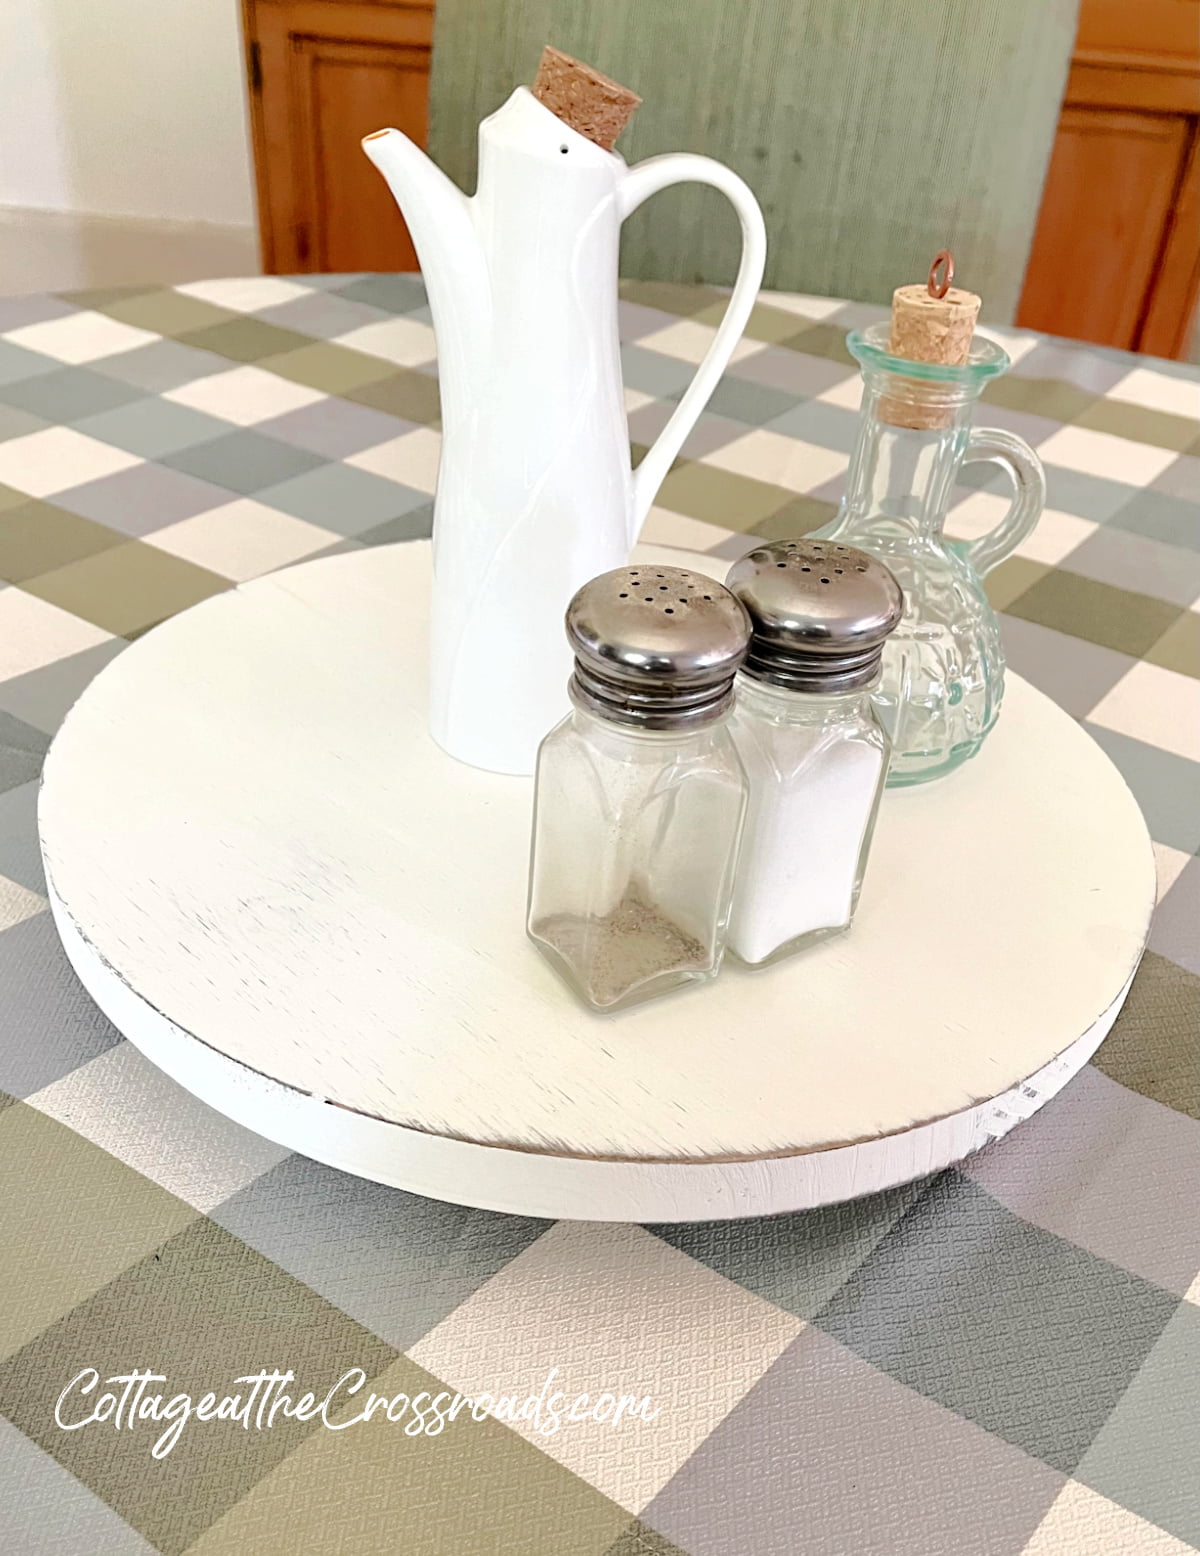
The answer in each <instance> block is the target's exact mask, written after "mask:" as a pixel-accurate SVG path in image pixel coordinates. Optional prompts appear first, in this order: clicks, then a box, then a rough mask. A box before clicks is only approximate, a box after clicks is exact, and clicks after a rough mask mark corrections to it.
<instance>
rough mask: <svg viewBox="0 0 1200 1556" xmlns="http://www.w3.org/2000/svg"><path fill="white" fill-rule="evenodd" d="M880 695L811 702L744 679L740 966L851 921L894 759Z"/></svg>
mask: <svg viewBox="0 0 1200 1556" xmlns="http://www.w3.org/2000/svg"><path fill="white" fill-rule="evenodd" d="M877 684H878V677H876V680H875V683H874V685H877ZM873 689H874V686H872V685H868V686H865V687H859V688H856V689H854V690H851V691H846V692H835V693H831V694H824V693H819V692H809V693H806V692H796V691H790V690H787V689H786V688H782V687H778V686H772V685H770V684H768V683H765V682H763V681H758V680H755V679H753V678H752V677H751V676H748V675H746V674H744V673H743V674H742V675H739V676H738V682H737V705H736V708H735V710H734V714H733V718H732V720H731V725H730V728H731V732H732V734H733V739H734V743H735V744H736V746H737V748H738V753H739V755H740V756H741V758H742V763H743V765H744V767H745V768H746V775H747V778H748V780H749V786H750V789H749V792H750V798H749V808H748V810H747V814H746V824H745V830H744V832H743V836H742V845H741V854H740V859H739V864H738V875H737V883H736V887H735V891H734V901H733V909H732V913H731V917H730V924H729V949H730V952H731V953H732V954H733V955H734V956H736V957H737V958H738V959H739V960H740V961H742V962H746V963H749V964H750V965H751V966H755V967H758V966H762V965H764V964H765V963H767V962H772V961H775V960H776V959H778V958H781V957H785V956H789V955H791V954H792V952H794V951H798V950H801V949H802V948H803V947H805V946H807V945H811V944H814V943H815V942H817V941H819V940H823V939H825V938H826V937H827V936H829V935H835V934H839V933H840V932H841V931H842V930H844V929H846V928H848V927H849V925H850V922H851V920H852V919H853V917H854V910H855V908H856V907H857V905H858V896H859V891H860V889H861V887H862V880H863V873H864V871H865V869H866V864H867V855H868V853H869V851H870V846H871V837H872V834H873V832H874V830H875V818H876V816H877V814H878V811H879V801H880V798H881V796H882V794H883V788H884V782H885V779H886V777H887V770H888V755H889V751H890V742H889V741H888V737H887V734H886V732H885V731H884V728H883V726H882V724H881V723H880V721H879V719H878V717H877V715H876V713H875V711H874V707H873V705H872V697H871V693H872V690H873Z"/></svg>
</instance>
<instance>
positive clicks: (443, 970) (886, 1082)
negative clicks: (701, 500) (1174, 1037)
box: [40, 544, 1154, 1221]
mask: <svg viewBox="0 0 1200 1556" xmlns="http://www.w3.org/2000/svg"><path fill="white" fill-rule="evenodd" d="M642 554H643V556H645V557H646V558H651V557H662V558H663V559H672V558H673V559H674V560H676V561H678V560H679V558H678V555H677V554H671V553H666V552H662V551H656V550H650V549H646V550H645V551H644V552H643V553H642ZM689 562H690V564H691V565H692V566H695V565H697V559H696V558H695V557H690V558H689ZM700 565H703V562H702V561H701V564H700ZM428 578H429V552H428V547H427V546H426V545H424V544H420V545H408V546H398V547H393V548H379V549H374V550H370V551H364V552H358V553H353V554H349V555H344V556H339V557H332V558H327V559H324V560H321V561H318V562H312V563H308V564H304V565H302V566H300V567H297V568H292V569H290V570H288V571H286V572H284V573H280V574H275V575H273V576H271V577H269V578H266V579H262V580H259V581H257V582H255V583H253V584H250V585H247V586H244V587H243V588H242V589H240V590H237V591H235V592H232V593H230V594H226V595H221V596H218V597H216V598H215V599H213V600H210V601H207V602H205V603H204V604H203V605H201V606H199V607H197V608H196V609H194V610H192V611H189V612H187V613H186V614H184V615H182V616H180V617H177V618H175V619H174V620H173V621H171V622H169V623H167V624H166V625H164V626H162V627H160V628H158V629H156V630H155V631H154V632H153V633H151V634H149V635H148V636H147V637H146V638H144V639H142V640H140V641H139V642H137V643H135V644H134V645H133V646H132V647H131V648H130V649H128V650H127V651H126V652H125V653H124V654H123V655H122V656H121V657H120V659H118V660H117V661H115V662H114V663H113V664H112V665H111V666H110V667H109V668H108V669H106V670H105V671H104V672H103V673H102V674H101V675H100V676H99V677H98V678H97V680H96V681H95V682H94V683H93V684H92V686H91V687H90V688H89V689H88V691H87V692H86V693H85V694H84V696H83V697H82V698H81V699H80V701H79V703H78V704H77V705H76V707H75V708H74V709H73V710H72V712H71V713H70V714H69V716H68V718H67V720H66V722H65V723H64V725H63V728H62V730H61V731H60V734H59V736H58V738H57V739H56V741H55V742H54V745H53V747H52V750H51V752H50V755H49V757H48V759H47V763H46V769H45V778H44V783H43V789H42V798H41V808H40V824H41V832H42V842H43V853H44V857H45V862H46V866H47V874H48V879H49V883H50V889H51V902H52V905H53V907H54V912H55V917H56V921H57V923H58V925H59V929H60V933H61V934H62V936H63V940H64V944H65V945H66V948H67V951H68V954H69V955H70V957H71V959H72V962H73V963H74V965H75V967H76V969H77V971H78V972H79V975H80V977H81V979H82V981H83V982H84V984H85V985H86V986H87V988H88V989H89V990H90V992H91V993H92V995H93V997H94V998H95V999H96V1000H97V1002H98V1003H99V1004H100V1005H101V1007H102V1008H103V1009H104V1010H105V1011H106V1013H107V1014H108V1015H109V1016H110V1017H111V1018H112V1019H113V1020H114V1022H115V1023H116V1024H117V1025H118V1027H120V1029H121V1030H122V1031H124V1032H125V1033H126V1034H127V1035H128V1036H129V1037H130V1038H131V1040H132V1041H134V1042H135V1043H136V1044H137V1045H138V1046H139V1047H140V1048H141V1049H142V1050H143V1051H144V1052H145V1053H146V1054H147V1055H148V1056H149V1057H150V1058H151V1059H152V1060H154V1062H156V1063H157V1064H159V1065H160V1066H161V1067H162V1068H163V1069H165V1070H166V1071H167V1072H168V1073H169V1074H172V1075H173V1076H175V1078H176V1079H177V1080H179V1081H180V1082H181V1083H182V1084H184V1085H185V1086H187V1087H189V1088H190V1089H191V1090H192V1091H194V1092H195V1093H196V1094H197V1095H199V1096H201V1097H202V1098H204V1100H206V1101H207V1102H209V1103H211V1104H212V1105H213V1106H215V1107H217V1108H219V1109H220V1110H221V1111H223V1112H225V1113H227V1114H229V1115H230V1116H231V1117H234V1118H236V1119H238V1120H239V1121H240V1122H242V1123H244V1124H246V1125H248V1126H249V1127H251V1128H254V1129H257V1130H259V1131H260V1132H261V1133H263V1134H266V1135H268V1136H270V1137H272V1138H274V1139H277V1140H279V1141H281V1142H282V1143H284V1144H286V1145H289V1146H291V1147H293V1148H295V1149H297V1150H300V1151H303V1152H305V1153H306V1154H309V1155H312V1156H315V1157H317V1158H319V1159H321V1160H325V1161H329V1162H331V1163H333V1164H334V1165H335V1166H339V1167H343V1168H346V1169H348V1170H350V1171H354V1172H359V1173H362V1174H364V1175H365V1176H369V1177H373V1178H377V1179H379V1180H380V1181H382V1182H386V1183H392V1184H395V1185H397V1186H400V1187H403V1188H407V1189H411V1190H414V1191H416V1192H419V1193H426V1194H431V1195H435V1196H439V1197H443V1198H447V1199H453V1200H458V1201H461V1202H463V1203H468V1204H474V1205H481V1206H484V1207H487V1208H494V1209H503V1210H511V1211H521V1212H525V1213H528V1214H535V1215H548V1216H574V1217H581V1218H585V1219H630V1220H647V1221H652V1220H670V1219H686V1218H694V1217H704V1216H722V1215H725V1216H732V1215H747V1214H764V1213H768V1212H772V1211H779V1210H785V1209H789V1208H801V1207H804V1206H808V1205H813V1204H819V1203H825V1202H829V1201H832V1200H837V1199H843V1198H847V1197H851V1196H853V1195H855V1194H861V1193H866V1192H870V1191H872V1190H874V1189H877V1188H882V1187H885V1186H887V1185H888V1184H893V1183H899V1182H903V1181H905V1180H907V1179H909V1178H912V1177H914V1176H918V1175H920V1174H922V1173H924V1172H927V1171H931V1170H934V1169H935V1168H937V1167H941V1166H944V1165H946V1164H948V1163H949V1162H951V1161H955V1160H958V1159H960V1158H961V1157H962V1156H964V1155H966V1154H968V1153H969V1152H970V1151H972V1150H974V1149H976V1148H977V1147H978V1146H980V1145H981V1144H983V1143H985V1142H986V1140H988V1139H989V1138H994V1137H995V1136H997V1135H999V1134H1002V1133H1004V1132H1005V1131H1006V1130H1007V1129H1008V1128H1011V1127H1012V1125H1013V1124H1014V1123H1016V1122H1017V1121H1018V1120H1019V1118H1020V1117H1023V1116H1027V1115H1028V1113H1030V1112H1032V1111H1034V1109H1035V1108H1036V1107H1038V1106H1040V1105H1041V1103H1042V1102H1043V1101H1044V1100H1046V1098H1047V1097H1048V1096H1050V1095H1053V1093H1054V1091H1056V1090H1058V1089H1059V1087H1060V1086H1061V1085H1062V1084H1064V1083H1065V1082H1066V1080H1067V1079H1069V1077H1070V1076H1071V1075H1072V1074H1074V1073H1075V1071H1076V1070H1077V1069H1078V1068H1079V1066H1080V1065H1081V1064H1083V1063H1084V1062H1086V1060H1087V1058H1088V1057H1089V1056H1090V1054H1091V1052H1092V1051H1093V1050H1094V1049H1095V1047H1096V1046H1097V1044H1098V1043H1099V1041H1100V1040H1101V1039H1102V1037H1103V1036H1104V1034H1105V1033H1106V1032H1107V1030H1108V1027H1109V1025H1111V1022H1112V1020H1113V1019H1114V1018H1115V1015H1116V1013H1117V1010H1118V1009H1119V1007H1120V1003H1121V1001H1122V999H1123V998H1124V994H1125V991H1126V989H1127V987H1128V982H1129V979H1130V978H1131V976H1132V973H1133V970H1134V968H1135V967H1136V964H1137V960H1138V957H1139V955H1140V953H1141V949H1142V946H1143V944H1144V942H1145V936H1146V932H1147V928H1148V923H1149V915H1150V910H1151V906H1152V903H1153V896H1154V871H1153V860H1152V855H1151V851H1150V845H1149V841H1148V838H1147V835H1146V830H1145V826H1144V823H1143V821H1142V818H1141V815H1140V812H1139V811H1138V809H1137V806H1136V804H1135V802H1134V800H1133V798H1132V796H1131V795H1130V793H1129V791H1128V790H1127V788H1126V787H1125V785H1124V783H1123V781H1122V780H1121V778H1120V776H1119V775H1118V774H1117V772H1116V770H1115V769H1114V768H1113V767H1112V765H1111V764H1110V763H1109V761H1108V760H1107V758H1106V757H1105V756H1104V755H1103V753H1102V752H1101V751H1100V749H1099V748H1098V747H1097V746H1096V745H1095V744H1094V742H1092V741H1091V739H1090V738H1089V737H1088V736H1087V735H1086V734H1085V733H1084V732H1083V731H1082V730H1081V729H1079V728H1078V726H1077V725H1076V724H1075V723H1074V721H1073V720H1071V719H1070V718H1069V717H1068V716H1067V715H1065V714H1063V713H1062V712H1061V711H1060V710H1058V709H1057V708H1056V707H1054V705H1053V704H1052V703H1050V702H1049V701H1048V699H1046V698H1044V697H1042V696H1041V695H1040V694H1039V693H1037V692H1036V691H1034V690H1033V689H1032V688H1031V687H1029V686H1027V685H1026V684H1024V683H1023V682H1021V681H1019V680H1018V679H1017V678H1016V677H1010V683H1009V693H1008V700H1007V703H1006V707H1005V710H1004V713H1003V715H1002V717H1001V720H1000V723H999V725H998V726H997V729H996V731H995V732H994V734H993V735H992V736H991V738H990V739H989V741H988V743H987V745H986V746H985V748H984V750H983V752H982V753H981V754H980V756H979V757H978V758H976V760H975V761H973V762H971V763H969V764H967V766H966V767H964V768H963V769H961V770H960V771H959V772H958V773H956V774H954V775H952V776H951V777H950V778H949V779H947V780H944V781H942V782H940V783H936V784H932V785H929V786H927V787H925V788H917V789H911V790H903V791H892V792H890V793H889V794H888V795H887V796H886V798H885V801H884V806H883V811H882V814H881V818H880V823H879V827H878V830H877V834H876V843H875V851H874V854H873V858H872V863H871V867H870V870H869V872H868V876H867V882H866V885H865V888H864V891H863V900H862V905H861V907H860V910H859V915H858V919H857V922H856V924H855V927H854V929H853V931H852V932H851V933H850V934H849V935H848V936H845V937H842V938H841V939H839V940H835V941H831V942H828V943H826V944H825V945H823V946H819V947H817V948H815V949H814V950H812V951H810V952H809V953H807V954H805V955H803V956H800V957H798V958H795V959H793V960H792V961H790V962H785V963H782V964H779V965H778V966H776V967H773V968H768V969H765V970H762V971H759V972H753V973H751V972H747V971H744V970H742V969H739V968H736V967H728V968H727V969H726V970H725V972H723V974H722V976H721V978H720V979H719V980H718V981H717V983H716V984H714V985H712V986H710V987H707V988H702V989H697V990H689V991H686V992H684V993H681V994H679V995H677V996H674V997H670V998H667V999H664V1000H661V1001H659V1002H657V1003H653V1004H649V1005H646V1006H644V1007H640V1008H636V1009H633V1010H630V1011H626V1012H623V1013H620V1014H618V1015H615V1016H610V1017H601V1016H596V1015H593V1014H591V1013H589V1012H586V1011H584V1010H583V1009H582V1008H581V1007H579V1006H577V1005H576V1004H575V1003H574V1001H573V1000H572V998H571V996H570V995H569V994H568V993H567V992H566V990H565V989H564V988H563V986H562V985H561V984H560V983H559V982H558V980H557V979H556V977H555V976H554V974H553V973H552V972H551V971H550V969H549V968H548V967H546V966H545V964H544V963H543V962H542V960H541V958H540V957H539V956H538V954H537V952H536V951H535V950H534V949H533V948H532V947H531V946H530V945H528V944H527V942H526V941H525V937H524V933H523V910H524V893H525V870H526V857H527V848H528V821H529V806H530V799H531V785H530V784H529V782H528V780H524V779H519V778H503V777H496V776H494V775H489V774H485V773H482V772H479V771H476V770H474V769H470V768H466V767H463V766H460V765H458V764H456V763H454V762H452V761H451V760H450V759H449V758H447V757H446V756H445V755H444V754H443V753H442V752H440V751H439V750H438V748H437V747H436V746H434V744H433V743H432V741H431V740H430V739H429V737H428V735H427V733H426V729H425V655H424V643H425V629H426V601H427V595H428ZM331 1103H332V1104H336V1105H335V1106H330V1104H331Z"/></svg>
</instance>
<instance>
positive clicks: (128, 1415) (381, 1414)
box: [54, 1367, 659, 1459]
mask: <svg viewBox="0 0 1200 1556" xmlns="http://www.w3.org/2000/svg"><path fill="white" fill-rule="evenodd" d="M557 1374H558V1368H557V1367H552V1368H551V1369H550V1372H549V1373H548V1374H547V1377H546V1381H545V1382H544V1383H543V1384H542V1388H541V1392H540V1393H538V1394H526V1395H524V1396H522V1395H520V1394H499V1395H493V1394H489V1393H479V1394H476V1395H474V1396H473V1397H472V1396H468V1395H464V1394H459V1393H451V1392H449V1391H448V1390H443V1391H442V1392H440V1393H437V1394H430V1393H428V1392H426V1391H422V1392H420V1393H417V1394H414V1395H412V1396H411V1397H410V1396H409V1395H408V1394H405V1393H397V1394H391V1395H388V1394H376V1393H367V1394H364V1395H363V1396H362V1399H361V1400H360V1399H359V1397H358V1396H359V1394H360V1392H361V1390H362V1389H363V1388H364V1387H365V1385H366V1382H367V1375H366V1373H365V1372H364V1371H363V1369H362V1368H361V1367H351V1368H350V1370H349V1371H348V1372H344V1373H343V1374H342V1376H341V1377H340V1378H339V1379H338V1380H337V1382H336V1383H334V1384H333V1386H332V1387H331V1388H330V1389H328V1390H327V1391H326V1392H325V1393H324V1394H323V1395H318V1394H314V1393H304V1394H301V1395H300V1396H299V1397H296V1396H295V1395H293V1394H290V1393H287V1392H286V1390H287V1389H288V1387H289V1386H290V1385H291V1384H293V1383H295V1381H296V1375H295V1373H294V1372H292V1371H290V1370H289V1371H287V1372H279V1371H273V1372H268V1371H267V1370H266V1369H265V1368H264V1369H263V1371H261V1372H255V1373H250V1374H247V1375H244V1376H242V1377H238V1378H234V1379H233V1382H234V1384H235V1385H237V1384H245V1385H247V1389H246V1391H245V1392H243V1393H236V1394H223V1395H220V1396H218V1395H217V1394H216V1393H215V1392H210V1393H207V1394H204V1395H202V1396H201V1397H200V1399H199V1400H196V1401H193V1399H192V1396H191V1395H190V1394H173V1395H171V1396H170V1397H169V1398H168V1397H167V1395H166V1393H165V1392H157V1391H156V1386H157V1385H159V1384H165V1383H166V1381H167V1379H166V1376H165V1374H163V1373H157V1372H151V1371H150V1369H149V1368H145V1369H139V1370H136V1371H133V1372H125V1373H119V1374H117V1375H115V1376H113V1377H109V1378H105V1379H104V1385H105V1390H104V1392H103V1393H100V1394H97V1393H96V1390H97V1389H98V1388H99V1387H100V1384H101V1380H100V1374H99V1372H97V1370H96V1369H95V1368H94V1367H85V1368H84V1369H83V1370H82V1371H81V1372H78V1373H76V1375H75V1376H74V1377H73V1378H72V1379H71V1381H70V1382H69V1383H68V1384H67V1386H66V1388H64V1389H63V1391H62V1393H61V1394H60V1395H59V1396H58V1401H57V1403H56V1404H55V1407H54V1419H55V1422H56V1424H57V1425H58V1426H59V1427H61V1429H62V1430H63V1431H64V1432H78V1431H82V1430H83V1428H84V1427H88V1426H97V1425H103V1424H107V1425H109V1426H111V1427H114V1428H115V1429H116V1430H117V1431H125V1430H133V1429H135V1428H137V1427H140V1426H142V1425H143V1424H145V1423H153V1424H159V1425H164V1424H165V1429H164V1430H163V1431H162V1432H161V1433H160V1434H159V1436H158V1437H157V1438H156V1439H155V1440H154V1442H153V1444H152V1446H151V1449H150V1452H151V1455H152V1457H154V1458H156V1459H165V1458H166V1456H167V1454H169V1453H170V1452H171V1450H172V1449H173V1448H174V1447H175V1445H176V1443H177V1442H178V1441H179V1439H180V1437H181V1435H182V1433H183V1429H184V1427H185V1426H187V1424H188V1423H189V1421H192V1420H196V1421H200V1422H212V1421H229V1422H233V1423H234V1424H235V1425H239V1426H242V1427H244V1428H245V1430H246V1431H251V1430H253V1431H256V1432H263V1431H269V1430H270V1429H271V1427H273V1426H274V1425H275V1423H276V1421H277V1420H278V1419H280V1418H282V1419H283V1420H285V1421H302V1422H308V1421H313V1420H319V1421H320V1422H321V1424H322V1425H323V1426H325V1427H327V1428H328V1429H329V1431H331V1432H344V1431H345V1430H346V1428H347V1427H351V1426H361V1425H363V1424H364V1423H366V1422H369V1421H378V1420H385V1421H388V1422H390V1423H391V1424H392V1425H393V1426H400V1427H401V1429H402V1430H403V1432H404V1433H405V1435H406V1436H408V1437H422V1436H423V1437H437V1436H439V1435H440V1434H441V1432H443V1431H444V1430H445V1428H446V1426H447V1425H449V1424H451V1423H453V1422H455V1421H457V1420H458V1419H459V1417H460V1416H463V1415H466V1416H467V1418H469V1419H470V1420H472V1421H486V1420H487V1418H488V1417H489V1416H491V1417H492V1418H493V1419H494V1420H497V1421H512V1422H516V1421H527V1422H529V1423H530V1424H531V1426H532V1428H533V1430H534V1431H536V1432H538V1433H540V1434H541V1435H542V1436H543V1437H552V1436H553V1435H554V1434H555V1433H556V1432H557V1431H559V1430H560V1429H561V1428H562V1427H570V1426H584V1425H587V1424H588V1423H600V1424H603V1425H606V1426H609V1427H617V1426H623V1425H625V1424H626V1423H632V1422H643V1423H649V1422H651V1421H653V1420H655V1418H656V1417H657V1416H658V1414H659V1411H658V1410H657V1409H655V1408H654V1407H653V1405H652V1403H651V1400H650V1397H649V1395H643V1396H642V1397H641V1399H639V1398H638V1397H637V1396H636V1395H634V1394H615V1393H609V1392H607V1391H606V1392H604V1393H601V1394H598V1395H596V1396H595V1397H594V1398H593V1396H592V1395H590V1394H576V1395H574V1397H568V1396H567V1395H566V1394H564V1393H563V1392H562V1390H561V1389H555V1388H554V1387H553V1385H554V1379H555V1377H556V1376H557ZM114 1389H115V1390H116V1391H114ZM356 1407H357V1408H356Z"/></svg>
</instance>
